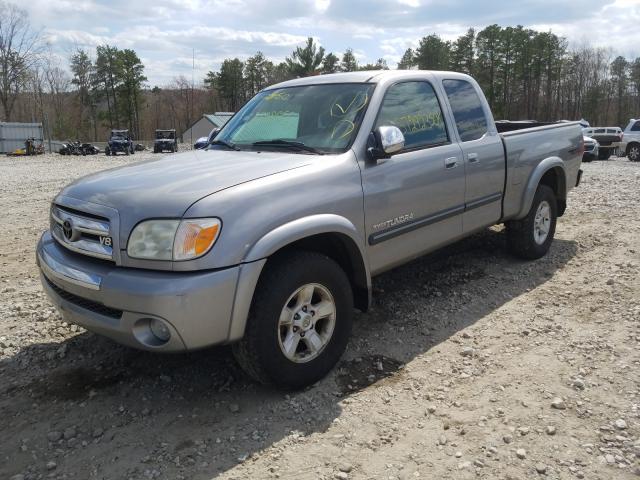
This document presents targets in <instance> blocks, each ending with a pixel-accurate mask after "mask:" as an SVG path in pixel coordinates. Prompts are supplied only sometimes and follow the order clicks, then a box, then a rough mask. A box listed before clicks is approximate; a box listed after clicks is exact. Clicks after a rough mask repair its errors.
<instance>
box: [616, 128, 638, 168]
mask: <svg viewBox="0 0 640 480" xmlns="http://www.w3.org/2000/svg"><path fill="white" fill-rule="evenodd" d="M620 150H622V152H623V154H624V155H626V156H627V158H628V159H629V160H631V161H632V162H640V120H636V119H635V118H632V119H631V120H629V123H628V124H627V128H625V129H624V133H623V136H622V144H621V145H620Z"/></svg>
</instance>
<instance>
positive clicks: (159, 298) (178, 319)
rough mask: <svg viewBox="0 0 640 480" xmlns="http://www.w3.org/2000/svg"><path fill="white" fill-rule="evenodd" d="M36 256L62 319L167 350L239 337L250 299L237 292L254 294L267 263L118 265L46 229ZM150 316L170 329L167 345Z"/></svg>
mask: <svg viewBox="0 0 640 480" xmlns="http://www.w3.org/2000/svg"><path fill="white" fill-rule="evenodd" d="M36 257H37V263H38V266H39V267H40V277H41V281H42V285H43V287H44V290H45V292H46V293H47V294H48V296H49V297H50V298H51V300H52V301H53V303H54V304H55V305H56V306H57V307H58V309H59V310H60V312H61V314H62V316H63V318H64V319H65V321H67V322H69V323H74V324H77V325H81V326H83V327H85V328H86V329H87V330H90V331H93V332H95V333H98V334H101V335H104V336H106V337H109V338H112V339H113V340H115V341H117V342H119V343H122V344H125V345H129V346H132V347H135V348H140V349H144V350H155V351H165V352H170V351H183V350H193V349H199V348H204V347H207V346H210V345H216V344H222V343H226V342H228V341H230V340H236V339H237V338H238V334H237V332H238V331H242V333H243V332H244V323H245V322H246V313H247V312H248V305H249V304H250V301H251V297H248V298H246V297H247V295H246V294H243V295H242V296H241V297H239V298H237V297H238V296H237V295H236V290H238V291H240V292H247V291H251V295H252V294H253V288H252V287H255V284H256V283H257V279H258V277H259V274H260V271H261V270H262V266H263V265H264V261H260V262H254V263H250V264H244V265H242V266H235V267H231V268H227V269H223V270H214V271H205V272H166V271H155V270H143V269H134V268H123V267H116V266H115V265H114V264H112V263H111V262H108V261H101V260H95V259H92V258H89V257H85V256H83V255H80V254H76V253H73V252H69V251H67V250H66V249H64V248H62V247H60V246H59V245H58V244H57V243H56V242H55V240H54V239H53V238H52V237H51V234H50V233H49V232H45V233H44V234H43V236H42V238H41V239H40V241H39V243H38V247H37V254H36ZM240 278H242V281H240ZM234 310H235V311H234ZM151 319H157V320H160V321H162V322H164V324H165V325H166V326H167V328H168V329H169V331H170V332H171V336H170V338H169V340H168V341H167V342H166V343H159V342H158V341H157V339H156V338H155V337H153V336H150V333H151V332H150V330H149V328H148V325H149V322H150V320H151ZM234 320H235V323H234ZM234 332H236V333H234Z"/></svg>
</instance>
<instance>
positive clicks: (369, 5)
mask: <svg viewBox="0 0 640 480" xmlns="http://www.w3.org/2000/svg"><path fill="white" fill-rule="evenodd" d="M9 1H17V0H9ZM23 3H24V5H22V4H23ZM20 4H21V6H23V8H26V9H27V10H28V11H29V13H30V18H31V21H32V23H33V24H34V25H36V26H38V27H40V28H42V29H43V34H44V35H45V36H46V38H47V39H48V41H49V42H50V44H51V46H52V48H53V49H54V50H55V51H56V52H57V54H59V55H63V56H65V55H66V56H68V52H71V51H73V50H74V49H75V48H77V47H83V48H89V49H93V48H94V47H95V46H96V45H99V44H104V43H108V44H110V45H115V46H118V47H120V48H132V49H134V50H136V52H138V55H139V56H140V57H141V58H143V59H144V61H145V65H146V75H147V76H148V77H149V83H150V84H152V85H156V84H158V85H161V84H164V83H167V82H169V81H170V80H171V79H172V78H173V77H175V76H178V75H185V76H187V77H188V78H190V77H191V73H192V72H191V56H192V52H193V51H194V50H195V53H196V75H197V76H203V75H204V74H205V73H206V72H207V71H208V70H215V69H217V68H219V65H220V63H221V61H222V60H223V59H224V58H228V57H239V58H241V59H244V58H246V57H248V56H250V55H253V54H254V53H255V52H256V51H262V52H263V53H264V54H265V55H266V56H267V57H269V58H272V59H276V60H282V59H284V58H285V57H286V56H288V55H290V53H291V51H292V50H293V49H294V48H295V47H296V46H298V45H302V44H303V43H304V42H305V40H306V38H307V36H312V37H314V38H315V39H317V41H318V42H319V43H320V44H321V45H322V46H323V47H324V48H325V49H326V50H327V51H332V52H336V53H339V52H343V51H344V50H345V49H346V48H347V47H351V48H353V49H354V51H355V52H356V53H357V56H358V60H359V61H360V62H361V63H368V62H371V63H373V62H375V61H376V59H378V58H380V57H382V58H385V59H386V60H387V61H388V62H389V64H390V66H392V67H393V66H395V62H397V61H398V60H399V59H400V57H401V56H402V54H403V53H404V51H405V50H406V48H408V47H414V48H415V47H416V46H417V45H418V42H419V39H420V38H421V37H423V36H425V35H428V34H431V33H436V34H438V35H440V36H441V37H443V38H444V39H447V40H453V39H455V38H456V37H457V36H459V35H461V34H463V33H464V32H466V30H467V29H468V28H470V27H474V28H476V29H482V28H484V27H486V26H488V25H491V24H494V23H497V24H500V25H503V26H507V25H514V26H515V25H524V26H526V27H530V28H535V29H538V30H543V31H547V30H552V31H553V32H555V33H557V34H559V35H564V36H566V37H567V38H568V39H569V41H570V43H571V44H573V45H578V44H580V43H581V42H585V41H586V42H591V43H593V44H595V45H599V46H610V47H612V48H613V49H614V50H616V51H617V52H620V53H621V54H623V55H625V56H628V57H635V56H637V55H640V30H639V29H638V28H637V25H639V24H640V2H638V0H581V1H580V2H577V1H575V0H520V1H518V2H511V3H510V4H509V5H508V8H507V7H506V6H505V4H504V1H503V0H500V1H498V0H485V1H483V2H478V1H477V0H468V1H462V0H296V1H285V0H269V1H268V2H265V1H264V0H136V1H135V2H132V1H130V0H58V1H51V0H30V1H29V2H28V3H27V2H20ZM116 20H117V21H116Z"/></svg>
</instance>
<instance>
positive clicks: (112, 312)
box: [44, 276, 122, 320]
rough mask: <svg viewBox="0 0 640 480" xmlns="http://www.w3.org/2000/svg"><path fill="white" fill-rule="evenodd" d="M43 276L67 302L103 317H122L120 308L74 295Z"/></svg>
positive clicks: (117, 318)
mask: <svg viewBox="0 0 640 480" xmlns="http://www.w3.org/2000/svg"><path fill="white" fill-rule="evenodd" d="M44 278H45V280H46V281H47V284H48V285H49V287H51V289H52V290H53V291H54V292H56V293H57V294H58V295H59V296H60V297H62V298H63V299H64V300H66V301H67V302H70V303H73V304H74V305H77V306H78V307H80V308H84V309H85V310H89V311H90V312H93V313H97V314H98V315H104V316H105V317H110V318H114V319H116V320H119V319H120V318H122V310H116V309H115V308H111V307H107V306H105V305H103V304H101V303H98V302H94V301H93V300H89V299H87V298H82V297H79V296H77V295H74V294H73V293H69V292H67V291H66V290H63V289H61V288H60V287H59V286H57V285H56V284H55V283H53V282H52V281H51V280H49V279H48V278H47V277H46V276H45V277H44Z"/></svg>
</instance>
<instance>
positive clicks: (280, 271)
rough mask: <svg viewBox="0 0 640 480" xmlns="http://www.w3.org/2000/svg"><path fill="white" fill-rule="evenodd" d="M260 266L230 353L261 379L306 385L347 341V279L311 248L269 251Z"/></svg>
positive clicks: (288, 386)
mask: <svg viewBox="0 0 640 480" xmlns="http://www.w3.org/2000/svg"><path fill="white" fill-rule="evenodd" d="M265 268H266V270H265V272H264V273H263V275H262V276H261V278H260V281H259V282H258V286H257V288H256V293H255V295H254V298H253V301H252V304H251V309H250V313H249V318H248V320H247V326H246V330H245V335H244V337H243V338H242V340H241V341H240V342H238V343H236V344H235V345H234V346H233V353H234V356H235V357H236V359H237V360H238V363H239V364H240V365H241V366H242V368H243V369H244V370H245V371H246V372H247V373H248V374H249V375H250V376H251V377H253V378H254V379H255V380H257V381H259V382H261V383H266V384H274V385H277V386H279V387H282V388H286V389H296V388H302V387H305V386H307V385H311V384H313V383H315V382H317V381H318V380H320V379H321V378H322V377H324V376H325V375H326V374H327V373H328V372H329V371H330V370H331V369H332V368H333V366H334V365H335V364H336V363H337V362H338V360H339V359H340V357H341V356H342V354H343V352H344V350H345V348H346V346H347V343H348V341H349V335H350V334H351V324H352V318H353V295H352V291H351V285H350V283H349V279H348V278H347V275H346V274H345V273H344V271H343V270H342V268H340V266H339V265H338V264H337V263H336V262H334V261H333V260H332V259H330V258H328V257H327V256H325V255H321V254H318V253H314V252H302V251H301V252H294V253H290V254H287V255H282V256H279V257H275V258H273V259H271V260H269V263H268V264H267V266H266V267H265Z"/></svg>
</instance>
